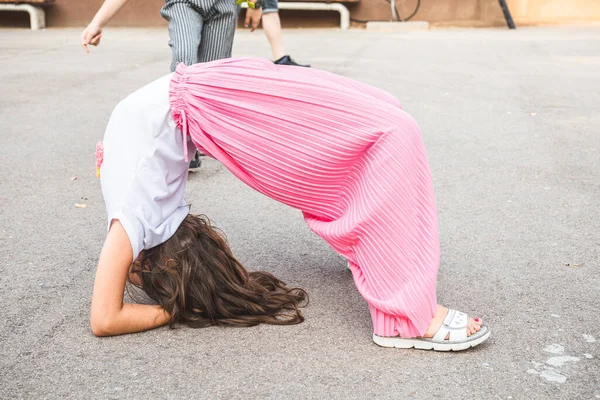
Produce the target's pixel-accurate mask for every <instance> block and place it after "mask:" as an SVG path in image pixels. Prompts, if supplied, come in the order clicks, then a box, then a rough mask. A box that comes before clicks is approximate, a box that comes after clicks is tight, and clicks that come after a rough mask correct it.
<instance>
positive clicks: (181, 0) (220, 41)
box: [160, 0, 237, 71]
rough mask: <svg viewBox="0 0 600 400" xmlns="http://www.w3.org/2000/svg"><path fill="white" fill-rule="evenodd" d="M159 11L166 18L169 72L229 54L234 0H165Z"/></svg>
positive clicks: (231, 45)
mask: <svg viewBox="0 0 600 400" xmlns="http://www.w3.org/2000/svg"><path fill="white" fill-rule="evenodd" d="M160 14H161V15H162V16H163V18H165V19H166V20H167V21H169V46H170V47H171V51H172V53H173V58H172V61H171V71H175V67H176V66H177V64H179V63H184V64H185V65H192V64H196V63H200V62H207V61H213V60H219V59H222V58H229V57H231V49H232V47H233V37H234V35H235V26H236V23H237V7H236V5H235V0H166V3H165V5H164V6H163V7H162V9H161V11H160Z"/></svg>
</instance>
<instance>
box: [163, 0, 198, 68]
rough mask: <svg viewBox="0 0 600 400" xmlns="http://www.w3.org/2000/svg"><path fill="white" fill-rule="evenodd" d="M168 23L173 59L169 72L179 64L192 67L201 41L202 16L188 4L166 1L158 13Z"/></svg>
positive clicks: (196, 58)
mask: <svg viewBox="0 0 600 400" xmlns="http://www.w3.org/2000/svg"><path fill="white" fill-rule="evenodd" d="M160 13H161V15H162V16H163V18H164V19H166V20H167V21H169V46H171V51H172V53H173V57H172V60H171V71H175V67H176V66H177V64H179V63H184V64H185V65H192V64H195V63H196V62H198V61H197V60H198V49H199V48H200V42H201V40H202V34H201V33H202V26H203V25H204V22H203V20H202V15H201V14H200V13H198V12H197V11H196V9H195V7H194V6H193V5H192V4H191V3H189V2H176V1H172V0H167V2H166V4H165V5H164V6H163V8H162V9H161V11H160Z"/></svg>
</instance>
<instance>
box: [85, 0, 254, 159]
mask: <svg viewBox="0 0 600 400" xmlns="http://www.w3.org/2000/svg"><path fill="white" fill-rule="evenodd" d="M127 1H128V0H105V2H104V3H103V4H102V6H101V7H100V9H99V10H98V12H97V13H96V15H95V16H94V18H93V20H92V22H91V23H90V24H89V25H88V26H87V27H86V28H85V30H84V31H83V33H82V34H81V45H82V46H83V48H84V50H85V51H86V52H89V51H88V48H87V46H88V45H92V46H97V45H99V44H100V39H101V38H102V29H103V27H104V26H105V25H106V24H107V23H108V21H109V20H110V19H111V18H112V17H113V16H114V15H115V14H116V13H117V12H118V11H119V10H120V9H121V8H122V7H123V6H124V5H125V4H126V3H127ZM237 11H238V10H237V6H236V3H235V0H166V1H165V5H164V6H163V7H162V9H161V11H160V14H161V15H162V16H163V18H165V19H166V20H167V21H168V22H169V46H170V47H171V51H172V58H171V71H175V67H176V66H177V64H179V63H184V64H185V65H192V64H196V63H201V62H208V61H214V60H219V59H222V58H229V57H231V49H232V47H233V37H234V35H235V27H236V23H237V16H238V14H237ZM261 13H262V8H261V7H257V8H255V9H253V8H248V9H247V11H246V20H245V26H246V27H250V29H251V30H252V31H254V30H255V29H256V27H257V26H258V24H259V23H260V18H261ZM198 167H200V155H199V153H198V152H196V154H195V156H194V159H193V160H192V161H191V162H190V168H198Z"/></svg>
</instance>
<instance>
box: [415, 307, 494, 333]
mask: <svg viewBox="0 0 600 400" xmlns="http://www.w3.org/2000/svg"><path fill="white" fill-rule="evenodd" d="M448 311H449V310H448V308H447V307H444V306H441V305H439V304H438V305H437V310H436V312H435V316H434V317H433V319H432V320H431V323H430V324H429V328H427V331H425V334H424V335H423V336H422V337H423V338H426V339H427V338H432V337H434V336H435V334H436V333H437V331H438V330H439V329H440V327H441V326H442V323H443V322H444V319H445V318H446V317H447V316H448ZM482 326H483V321H482V320H481V318H471V317H469V318H468V322H467V337H468V336H471V335H473V334H475V333H477V332H479V331H480V330H481V327H482ZM449 336H450V333H448V335H446V338H445V339H446V340H449V339H450V338H449Z"/></svg>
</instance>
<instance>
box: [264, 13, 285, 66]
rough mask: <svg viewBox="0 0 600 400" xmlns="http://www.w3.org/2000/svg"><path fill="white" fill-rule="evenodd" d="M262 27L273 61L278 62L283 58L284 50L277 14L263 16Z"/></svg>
mask: <svg viewBox="0 0 600 400" xmlns="http://www.w3.org/2000/svg"><path fill="white" fill-rule="evenodd" d="M262 27H263V30H264V31H265V35H266V36H267V40H268V41H269V45H270V46H271V51H272V52H273V59H274V60H279V59H280V58H281V57H283V56H285V55H286V54H285V48H284V47H283V38H282V35H281V20H280V19H279V13H278V12H270V13H266V14H263V16H262Z"/></svg>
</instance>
